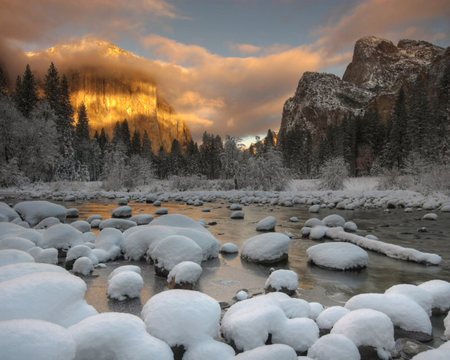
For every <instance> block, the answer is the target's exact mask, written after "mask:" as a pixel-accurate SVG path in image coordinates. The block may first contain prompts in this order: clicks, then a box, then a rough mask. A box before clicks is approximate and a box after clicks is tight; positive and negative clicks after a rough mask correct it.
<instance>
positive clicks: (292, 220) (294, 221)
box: [289, 216, 300, 223]
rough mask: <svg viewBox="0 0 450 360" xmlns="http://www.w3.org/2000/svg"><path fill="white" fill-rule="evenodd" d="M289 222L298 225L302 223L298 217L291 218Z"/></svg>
mask: <svg viewBox="0 0 450 360" xmlns="http://www.w3.org/2000/svg"><path fill="white" fill-rule="evenodd" d="M289 221H290V222H293V223H298V222H300V219H299V218H298V217H297V216H291V217H290V218H289Z"/></svg>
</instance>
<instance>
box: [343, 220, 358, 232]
mask: <svg viewBox="0 0 450 360" xmlns="http://www.w3.org/2000/svg"><path fill="white" fill-rule="evenodd" d="M344 230H346V231H351V232H355V231H356V230H358V225H356V224H355V223H354V222H353V221H347V222H346V223H345V224H344Z"/></svg>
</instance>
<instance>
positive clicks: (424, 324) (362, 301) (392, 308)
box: [345, 293, 432, 335]
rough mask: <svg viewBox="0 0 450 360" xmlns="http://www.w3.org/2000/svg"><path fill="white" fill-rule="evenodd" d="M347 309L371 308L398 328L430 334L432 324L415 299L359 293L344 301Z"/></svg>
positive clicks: (394, 295)
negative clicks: (387, 317)
mask: <svg viewBox="0 0 450 360" xmlns="http://www.w3.org/2000/svg"><path fill="white" fill-rule="evenodd" d="M345 307H346V308H347V309H349V310H358V309H373V310H377V311H380V312H382V313H384V314H386V315H387V316H389V318H390V319H391V321H392V323H393V324H394V325H395V326H398V327H399V328H400V329H403V330H406V331H411V332H417V333H423V334H426V335H431V332H432V326H431V321H430V318H429V317H428V315H427V313H426V312H425V310H423V309H422V307H421V306H420V305H419V304H417V303H416V302H415V301H413V300H411V299H410V298H408V297H406V296H404V295H398V294H374V293H368V294H359V295H356V296H353V297H352V298H351V299H350V300H348V301H347V302H346V303H345Z"/></svg>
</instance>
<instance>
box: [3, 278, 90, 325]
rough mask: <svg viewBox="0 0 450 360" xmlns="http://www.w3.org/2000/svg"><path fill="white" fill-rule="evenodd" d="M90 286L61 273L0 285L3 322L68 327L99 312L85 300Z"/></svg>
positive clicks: (16, 279) (15, 280)
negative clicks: (38, 322) (26, 321)
mask: <svg viewBox="0 0 450 360" xmlns="http://www.w3.org/2000/svg"><path fill="white" fill-rule="evenodd" d="M85 292H86V283H85V282H84V281H83V280H81V279H80V278H78V277H76V276H73V275H67V274H64V273H57V272H38V273H32V274H28V275H23V276H21V277H17V278H15V279H11V280H7V281H3V282H1V283H0V294H1V296H0V320H12V319H24V318H29V319H40V320H46V321H50V322H52V323H55V324H58V325H61V326H64V327H67V326H71V325H73V324H75V323H77V322H79V321H81V320H82V319H84V318H86V317H88V316H91V315H94V314H96V313H97V311H96V310H95V309H94V308H93V307H92V306H90V305H88V304H87V303H86V301H85V300H84V294H85Z"/></svg>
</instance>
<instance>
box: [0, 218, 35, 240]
mask: <svg viewBox="0 0 450 360" xmlns="http://www.w3.org/2000/svg"><path fill="white" fill-rule="evenodd" d="M7 236H17V237H21V238H24V239H28V240H30V241H32V242H34V243H35V244H37V243H38V242H40V241H42V233H41V232H39V231H37V230H34V229H25V228H23V227H22V226H19V225H17V224H13V223H6V222H0V239H3V238H4V237H7Z"/></svg>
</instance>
